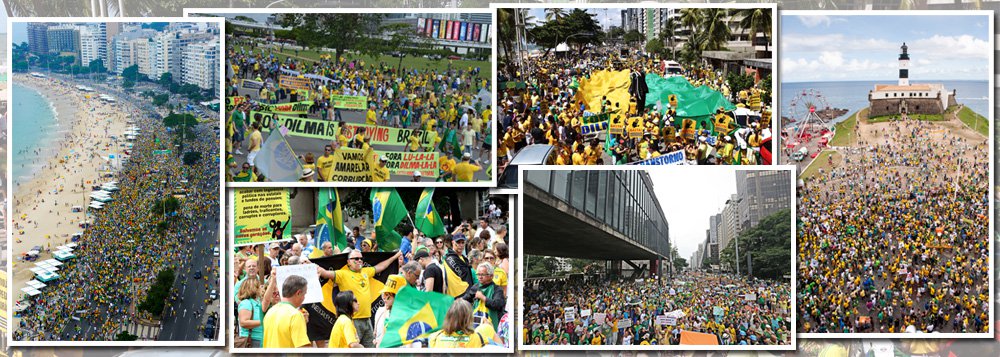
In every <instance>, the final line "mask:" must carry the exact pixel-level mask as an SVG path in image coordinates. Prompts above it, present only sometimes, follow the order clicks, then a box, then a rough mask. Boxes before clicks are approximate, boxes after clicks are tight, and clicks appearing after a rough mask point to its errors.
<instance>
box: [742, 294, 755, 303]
mask: <svg viewBox="0 0 1000 357" xmlns="http://www.w3.org/2000/svg"><path fill="white" fill-rule="evenodd" d="M744 299H745V300H746V301H754V300H757V294H752V293H751V294H746V296H745V297H744Z"/></svg>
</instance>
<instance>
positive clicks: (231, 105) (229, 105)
mask: <svg viewBox="0 0 1000 357" xmlns="http://www.w3.org/2000/svg"><path fill="white" fill-rule="evenodd" d="M245 101H247V98H246V97H226V111H229V112H231V111H233V110H234V109H236V106H237V105H240V104H243V102H245Z"/></svg>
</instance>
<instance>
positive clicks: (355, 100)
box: [330, 94, 368, 110]
mask: <svg viewBox="0 0 1000 357" xmlns="http://www.w3.org/2000/svg"><path fill="white" fill-rule="evenodd" d="M330 102H331V103H333V107H334V108H341V109H351V110H365V109H368V97H366V96H363V95H339V94H335V95H331V96H330Z"/></svg>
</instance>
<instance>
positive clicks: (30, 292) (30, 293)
mask: <svg viewBox="0 0 1000 357" xmlns="http://www.w3.org/2000/svg"><path fill="white" fill-rule="evenodd" d="M21 291H23V292H24V293H25V294H28V296H35V295H38V294H41V293H42V292H41V291H38V290H37V289H35V288H32V287H30V286H26V287H23V288H21Z"/></svg>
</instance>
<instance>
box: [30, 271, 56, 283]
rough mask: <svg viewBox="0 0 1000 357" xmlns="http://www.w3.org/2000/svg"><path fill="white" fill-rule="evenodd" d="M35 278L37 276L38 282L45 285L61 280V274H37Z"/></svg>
mask: <svg viewBox="0 0 1000 357" xmlns="http://www.w3.org/2000/svg"><path fill="white" fill-rule="evenodd" d="M35 276H36V277H35V278H36V279H38V281H41V282H43V283H47V282H50V281H53V280H56V279H59V274H56V273H53V272H42V273H38V274H35Z"/></svg>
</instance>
